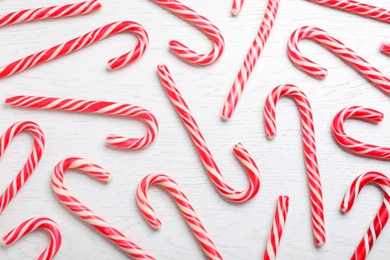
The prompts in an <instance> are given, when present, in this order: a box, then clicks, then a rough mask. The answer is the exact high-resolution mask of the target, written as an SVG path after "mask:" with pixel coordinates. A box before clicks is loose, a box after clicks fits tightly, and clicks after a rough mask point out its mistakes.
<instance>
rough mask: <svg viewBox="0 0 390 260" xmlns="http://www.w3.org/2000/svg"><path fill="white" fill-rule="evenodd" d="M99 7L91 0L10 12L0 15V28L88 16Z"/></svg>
mask: <svg viewBox="0 0 390 260" xmlns="http://www.w3.org/2000/svg"><path fill="white" fill-rule="evenodd" d="M101 7H102V6H101V4H100V3H99V1H97V0H92V1H86V2H81V3H78V4H67V5H58V6H50V7H42V8H36V9H26V10H21V11H16V12H12V13H9V14H6V15H0V27H3V26H6V25H11V24H18V23H25V22H30V21H39V20H46V19H54V18H60V17H70V16H76V15H82V14H88V13H91V12H94V11H96V10H98V9H100V8H101Z"/></svg>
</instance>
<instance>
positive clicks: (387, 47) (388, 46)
mask: <svg viewBox="0 0 390 260" xmlns="http://www.w3.org/2000/svg"><path fill="white" fill-rule="evenodd" d="M381 52H383V53H384V54H390V43H388V42H384V43H382V44H381Z"/></svg>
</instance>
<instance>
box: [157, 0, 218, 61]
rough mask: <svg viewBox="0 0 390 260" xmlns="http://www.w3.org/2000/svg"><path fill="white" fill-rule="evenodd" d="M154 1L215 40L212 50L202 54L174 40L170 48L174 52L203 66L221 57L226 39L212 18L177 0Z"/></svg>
mask: <svg viewBox="0 0 390 260" xmlns="http://www.w3.org/2000/svg"><path fill="white" fill-rule="evenodd" d="M153 2H155V3H156V4H158V5H160V6H162V7H163V8H165V9H167V10H169V11H170V12H172V13H174V14H175V15H176V16H178V17H180V18H182V19H183V20H185V21H187V22H189V23H190V24H193V25H194V26H196V27H198V28H199V29H200V31H201V32H203V33H204V34H205V35H206V36H207V37H209V38H210V40H211V41H212V42H213V49H212V50H211V52H209V53H206V54H200V53H197V52H195V51H193V50H191V49H189V48H188V47H187V46H185V45H184V44H182V43H181V42H178V41H175V40H173V41H170V42H169V48H170V49H171V51H173V53H174V54H176V55H177V56H178V57H179V58H181V59H183V60H184V61H186V62H188V63H192V64H195V65H201V66H206V65H210V64H212V63H214V62H215V61H216V60H218V59H219V57H221V55H222V53H223V50H224V48H225V40H224V38H223V36H222V33H221V31H220V30H219V29H218V28H217V27H216V26H215V25H214V24H213V23H212V22H211V21H210V20H208V19H207V18H206V17H204V16H202V15H200V14H198V13H197V12H195V11H194V10H192V9H191V8H189V7H188V6H186V5H184V4H182V3H181V2H179V1H177V0H153Z"/></svg>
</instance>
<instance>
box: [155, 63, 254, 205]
mask: <svg viewBox="0 0 390 260" xmlns="http://www.w3.org/2000/svg"><path fill="white" fill-rule="evenodd" d="M158 74H159V77H160V81H161V83H162V85H163V87H164V89H165V91H166V93H167V95H168V97H169V99H170V100H171V102H172V104H173V105H174V107H175V109H176V111H177V113H178V114H179V116H180V118H181V120H182V121H183V123H184V125H185V127H186V128H187V131H188V133H189V134H190V136H191V139H192V142H193V143H194V145H195V148H196V150H197V152H198V154H199V157H200V159H201V160H202V163H203V166H204V167H205V169H206V171H207V173H208V175H209V176H210V179H211V181H212V182H213V184H214V186H215V188H216V189H217V190H218V192H219V193H220V194H221V195H222V196H223V197H224V198H225V199H227V200H228V201H231V202H236V203H242V202H246V201H248V200H250V199H252V198H253V197H254V196H255V195H256V194H257V192H258V191H259V189H260V171H259V169H258V167H257V165H256V163H255V161H254V160H253V158H252V156H251V155H250V154H249V152H248V151H247V150H246V149H245V148H244V146H243V145H242V144H241V143H238V144H236V145H234V147H233V151H234V154H235V155H236V157H237V159H238V160H239V161H240V162H241V164H242V166H243V167H244V168H245V170H246V172H247V174H248V177H249V187H248V188H247V189H245V190H243V191H237V190H235V189H233V188H232V187H231V186H229V185H228V184H227V183H226V180H225V179H224V178H223V176H222V174H221V172H220V170H219V168H218V165H217V164H216V162H215V160H214V157H213V156H212V154H211V152H210V150H209V148H208V146H207V143H206V140H205V139H204V137H203V135H202V133H201V131H200V128H199V126H198V124H197V123H196V120H195V118H194V117H193V116H192V113H191V111H190V109H189V107H188V105H187V103H186V102H185V100H184V98H183V97H182V95H181V93H180V92H179V90H178V89H177V88H176V84H175V82H174V81H173V79H172V76H171V74H170V72H169V70H168V68H167V67H166V66H165V65H159V66H158Z"/></svg>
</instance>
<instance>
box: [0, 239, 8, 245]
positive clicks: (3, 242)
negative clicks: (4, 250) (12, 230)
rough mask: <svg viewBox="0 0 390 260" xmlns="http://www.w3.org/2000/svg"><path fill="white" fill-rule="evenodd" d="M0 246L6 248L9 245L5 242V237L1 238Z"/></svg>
mask: <svg viewBox="0 0 390 260" xmlns="http://www.w3.org/2000/svg"><path fill="white" fill-rule="evenodd" d="M0 245H1V246H2V247H6V246H8V245H9V243H8V241H7V240H6V237H2V238H1V239H0Z"/></svg>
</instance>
